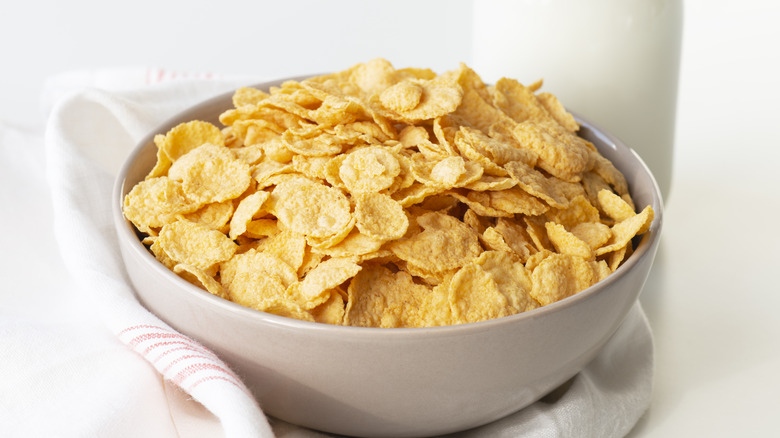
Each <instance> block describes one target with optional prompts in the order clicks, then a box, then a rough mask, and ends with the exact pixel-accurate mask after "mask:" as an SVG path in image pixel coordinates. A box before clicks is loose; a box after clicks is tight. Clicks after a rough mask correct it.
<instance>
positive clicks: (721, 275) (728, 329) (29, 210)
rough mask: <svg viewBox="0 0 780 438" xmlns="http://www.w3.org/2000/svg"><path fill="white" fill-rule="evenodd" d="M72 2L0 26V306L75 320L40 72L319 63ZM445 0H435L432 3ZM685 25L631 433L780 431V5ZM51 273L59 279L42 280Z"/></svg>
mask: <svg viewBox="0 0 780 438" xmlns="http://www.w3.org/2000/svg"><path fill="white" fill-rule="evenodd" d="M40 3H45V5H44V7H43V8H41V7H40ZM292 3H293V4H294V5H296V6H295V7H297V6H301V5H303V6H309V7H314V6H313V5H315V2H310V1H299V2H292ZM345 3H349V4H355V3H356V2H345ZM402 3H403V2H402ZM407 3H408V4H415V3H419V2H406V3H404V4H407ZM68 4H69V5H71V6H73V8H72V10H71V9H65V8H63V6H61V5H63V3H62V2H56V1H54V0H50V1H46V2H28V3H24V4H19V5H18V7H19V9H17V11H18V12H16V13H15V14H16V15H17V17H16V18H15V19H9V16H8V15H5V16H4V17H3V19H2V20H0V21H2V22H3V23H2V24H0V41H3V43H2V44H3V45H5V46H8V47H5V48H4V50H6V49H7V50H10V56H7V57H4V59H6V60H8V59H10V60H15V61H14V62H13V64H14V65H13V66H8V65H5V62H4V66H3V69H2V72H0V79H2V81H0V95H2V100H0V138H1V139H2V140H3V141H2V142H0V143H1V144H2V145H3V148H2V150H0V160H3V161H5V160H9V159H10V157H11V155H14V156H15V157H16V158H15V159H16V160H17V161H21V162H22V163H24V165H23V166H19V167H15V168H11V169H8V168H7V166H4V167H3V169H4V173H3V174H2V175H0V182H1V183H2V184H0V205H2V207H0V229H2V230H3V232H2V233H0V248H2V251H0V279H2V282H1V283H0V309H1V310H3V311H7V312H13V313H16V314H20V315H28V316H31V317H35V318H52V319H63V320H69V319H74V315H76V314H77V312H78V309H73V308H72V307H73V306H72V304H71V303H70V302H69V300H68V295H67V293H61V294H52V293H51V291H52V290H59V291H62V290H63V289H65V290H67V288H68V287H71V285H70V284H69V283H68V279H67V273H66V271H65V268H64V266H63V264H62V262H61V261H60V260H59V258H58V254H57V252H56V249H55V246H54V240H53V239H54V236H53V232H52V230H51V219H50V215H51V206H50V199H48V189H47V186H46V181H45V178H44V173H43V169H42V167H41V165H40V164H39V163H40V162H42V159H43V151H42V150H35V149H33V150H14V149H13V148H11V147H9V146H8V145H9V144H11V143H13V139H14V138H15V137H16V136H21V135H24V136H30V135H42V126H43V121H42V120H41V119H40V117H39V115H38V112H37V95H38V93H39V92H40V88H41V85H42V82H43V79H44V78H45V77H47V76H49V75H52V74H55V73H57V72H60V71H64V70H70V69H78V68H95V67H103V66H126V65H127V63H122V62H121V60H122V59H125V60H130V61H129V62H130V63H131V64H134V65H150V64H155V65H157V66H164V67H165V66H167V67H169V68H173V69H182V70H200V71H203V70H212V71H213V70H217V69H218V67H220V66H221V67H224V69H222V70H221V71H225V72H231V73H248V74H255V75H258V76H269V77H270V76H278V75H285V74H295V73H300V72H302V71H305V70H306V68H307V65H306V64H304V63H301V61H300V60H297V61H292V60H291V61H290V62H289V63H288V64H287V65H288V67H287V68H281V67H279V61H285V59H284V58H283V57H284V56H285V55H284V52H283V51H281V50H279V49H278V48H274V49H270V50H269V55H270V58H269V59H270V62H269V63H266V64H261V61H259V60H255V61H252V60H248V59H241V60H235V59H233V60H232V61H231V60H226V61H225V64H224V65H219V66H216V68H215V65H214V64H213V59H204V58H196V57H194V56H190V55H189V54H187V56H188V57H187V59H188V60H187V61H185V60H183V59H179V60H170V63H169V64H167V65H166V64H165V63H166V62H168V61H169V58H166V57H168V56H169V53H170V50H171V46H170V45H165V44H155V38H158V39H159V38H163V39H164V38H166V37H170V35H172V34H173V33H175V32H176V28H172V29H161V30H160V33H161V34H158V35H157V36H156V37H155V36H152V35H150V34H149V33H148V32H143V33H140V34H139V35H137V36H136V38H135V39H134V40H132V41H133V43H132V44H131V43H128V42H127V41H129V40H128V39H127V36H126V35H127V33H128V32H131V31H138V27H137V23H133V22H132V20H137V19H139V17H144V16H145V14H147V12H146V11H149V10H155V8H156V10H157V14H156V15H160V14H162V15H165V14H169V15H172V14H174V12H175V11H176V8H177V7H181V5H182V4H186V3H184V2H177V3H176V4H174V5H167V4H166V6H159V5H158V4H157V3H154V4H155V6H154V7H152V6H151V5H152V3H151V2H144V1H141V2H135V3H134V4H137V7H136V8H132V9H130V10H129V11H128V13H127V17H126V20H125V21H124V22H122V21H119V22H118V23H116V24H114V25H113V26H109V25H108V24H106V23H105V22H98V23H96V22H95V21H94V17H92V16H89V15H85V14H84V10H90V9H95V8H99V7H100V5H101V4H102V3H100V2H98V1H92V0H90V1H87V0H81V1H76V2H69V3H68ZM227 4H229V5H239V4H241V2H238V1H232V2H227ZM442 4H443V2H441V1H438V2H432V3H430V4H428V5H427V6H424V7H423V8H426V7H427V8H430V10H427V9H424V10H423V12H426V11H427V12H432V11H433V10H434V9H435V8H436V7H439V6H441V5H442ZM453 4H454V5H456V7H453V8H452V10H450V11H449V12H448V15H447V17H448V21H447V23H446V24H441V23H440V24H438V25H436V26H439V27H438V28H435V27H434V28H433V29H428V30H427V31H423V32H422V34H421V35H420V37H421V38H423V39H428V40H430V41H434V40H435V38H437V36H436V35H437V32H439V31H441V32H444V33H446V34H450V35H452V37H453V38H455V39H456V41H460V42H461V43H464V44H465V42H466V41H467V38H468V30H469V29H468V17H469V15H468V11H469V9H468V4H469V2H467V1H459V2H456V3H453ZM34 5H37V6H34ZM263 5H265V6H263V7H268V5H267V4H263ZM47 7H48V9H47ZM247 7H249V6H247ZM252 7H260V6H252ZM295 7H294V6H285V8H287V9H285V10H286V11H287V12H290V11H292V10H294V9H295ZM377 8H379V7H378V6H377ZM250 9H251V8H250ZM377 10H379V9H377ZM38 11H45V12H43V13H39V12H38ZM323 13H324V12H323ZM184 14H185V15H186V16H190V15H192V14H195V12H184ZM188 14H189V15H188ZM288 15H289V14H288ZM399 16H400V15H399ZM106 17H108V15H106ZM217 18H218V20H217V21H220V20H222V19H223V18H224V17H221V16H220V17H217ZM164 21H165V20H161V19H160V18H159V17H158V18H156V19H155V23H157V24H159V23H162V22H164ZM304 21H306V20H305V19H304ZM685 21H686V22H685V31H684V43H683V58H682V67H681V82H680V95H679V107H678V122H677V141H676V154H675V168H674V181H673V189H672V194H671V196H670V198H669V199H668V202H667V205H666V223H665V225H664V236H663V240H662V243H661V247H660V250H659V254H658V257H657V259H656V263H655V266H654V268H653V272H652V273H651V277H650V279H649V281H648V283H647V285H646V287H645V290H644V292H643V294H642V296H641V301H642V303H643V305H644V308H645V310H646V313H647V315H648V317H649V320H650V323H651V326H652V328H653V331H654V335H655V346H656V378H655V392H654V397H653V402H652V405H651V407H650V409H649V410H648V411H647V413H646V414H645V416H644V417H643V418H642V419H641V420H640V421H639V423H638V424H637V426H636V427H635V429H634V430H633V431H632V433H631V434H630V436H631V437H634V438H637V437H668V436H708V437H732V436H751V437H757V436H761V437H770V436H780V421H778V420H777V414H778V412H780V379H778V378H777V375H776V374H777V372H778V370H780V310H779V309H780V226H778V220H779V219H780V130H779V129H778V125H779V124H780V105H778V102H780V85H778V83H779V82H778V81H779V80H780V27H778V26H777V23H778V22H780V6H778V5H777V3H775V2H772V1H760V0H751V1H742V2H726V1H723V0H719V1H707V0H690V1H688V2H686V5H685ZM421 23H422V22H421ZM304 24H306V23H304ZM364 25H365V23H364ZM221 26H223V27H227V26H228V24H225V23H222V24H221ZM269 26H271V27H274V26H276V27H274V29H277V30H278V29H284V26H282V25H280V24H278V25H274V24H269ZM457 28H462V29H463V32H462V33H459V32H455V30H456V29H457ZM31 29H35V32H31ZM340 32H342V33H340V34H337V35H336V36H333V37H332V41H331V40H329V41H328V43H329V44H335V45H337V46H338V44H341V45H342V47H347V48H348V49H350V50H352V52H351V53H352V55H349V56H348V55H344V54H343V52H342V51H334V52H333V53H334V55H333V56H331V57H329V58H327V60H326V61H322V63H321V64H318V65H322V68H323V69H328V68H334V67H341V66H343V65H348V64H349V63H351V62H352V61H353V57H354V58H355V60H357V61H360V60H363V59H365V58H367V57H369V56H372V55H369V54H370V53H371V52H372V50H374V49H375V48H376V46H375V45H372V44H371V43H370V40H369V42H366V41H354V40H353V38H352V35H351V34H350V32H348V31H340ZM96 34H100V35H96ZM19 35H26V39H25V41H24V42H23V43H21V44H17V43H12V41H17V42H18V41H19ZM98 36H99V37H98ZM189 37H190V38H194V39H195V40H198V41H200V40H199V38H206V37H205V36H197V35H190V36H189ZM290 38H291V43H290V44H291V45H292V46H293V47H294V46H295V45H296V44H298V45H302V44H304V42H303V40H304V39H305V36H300V37H295V36H291V37H290ZM399 38H401V40H402V42H405V43H408V42H410V41H411V40H410V38H411V37H408V36H403V35H401V36H399ZM404 38H406V39H404ZM458 39H460V40H458ZM387 44H388V46H387V47H385V46H383V50H384V52H383V53H386V55H384V56H388V57H390V58H391V59H393V60H398V61H397V62H398V64H400V65H424V64H430V62H427V59H428V58H426V56H430V55H426V54H425V53H421V52H419V51H417V52H415V51H411V52H407V51H405V50H406V49H403V50H402V49H401V48H400V46H395V45H393V46H391V45H390V43H387ZM403 45H405V46H406V47H409V46H408V45H406V44H403ZM114 49H117V50H121V51H123V52H122V53H116V51H115V50H114ZM447 50H449V52H448V51H447ZM236 51H237V50H236ZM231 53H232V52H231ZM31 54H34V55H35V56H31ZM320 56H321V55H320ZM458 57H460V58H461V59H458ZM463 58H467V56H464V55H463V54H462V53H457V52H455V51H452V50H451V49H446V50H444V52H442V54H441V56H439V57H437V58H435V59H436V60H435V61H432V62H436V63H438V64H437V65H433V67H435V68H437V69H443V68H449V67H450V66H451V65H453V64H454V63H455V62H458V61H461V60H464V61H466V62H468V59H463ZM323 59H325V58H323ZM264 65H265V67H263V66H264ZM271 65H273V66H275V67H272V66H271ZM19 157H21V158H19ZM19 181H22V182H24V183H23V184H19V183H18V182H19ZM15 183H16V184H15ZM41 267H45V269H46V271H47V275H43V276H41V275H39V274H38V273H39V272H40V270H41ZM19 291H25V293H23V294H21V293H18V292H19Z"/></svg>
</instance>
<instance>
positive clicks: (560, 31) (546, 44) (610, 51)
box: [471, 0, 683, 198]
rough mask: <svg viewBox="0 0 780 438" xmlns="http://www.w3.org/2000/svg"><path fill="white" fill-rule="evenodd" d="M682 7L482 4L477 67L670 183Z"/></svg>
mask: <svg viewBox="0 0 780 438" xmlns="http://www.w3.org/2000/svg"><path fill="white" fill-rule="evenodd" d="M682 15H683V10H682V0H474V23H473V25H474V28H473V47H472V62H471V64H472V67H473V68H474V70H475V71H476V72H477V73H478V74H479V75H480V76H481V77H482V79H483V80H485V81H486V82H494V81H496V80H498V79H499V78H501V77H504V76H506V77H511V78H515V79H517V80H519V81H520V82H522V83H523V84H526V85H527V84H531V83H533V82H534V81H536V80H538V79H540V78H541V79H543V80H544V86H543V87H542V91H547V92H550V93H553V94H555V95H557V96H558V98H559V99H560V100H561V102H562V103H563V104H564V105H565V106H566V107H568V108H569V109H571V110H573V111H575V112H577V113H578V114H580V115H582V116H583V117H585V118H586V119H588V120H591V121H593V122H594V123H596V124H597V125H599V126H601V127H603V128H604V129H606V130H607V131H609V132H610V133H612V134H614V135H615V136H617V137H618V138H620V139H621V140H622V141H623V142H624V143H626V144H627V145H628V146H629V147H631V148H633V149H634V150H635V151H636V152H637V153H638V154H639V155H640V156H641V157H642V159H643V160H644V161H645V163H647V165H648V167H649V168H650V170H651V171H652V172H653V174H654V175H655V178H656V180H657V181H658V185H659V186H660V188H661V192H662V194H663V196H664V197H665V198H666V197H668V195H669V190H670V186H671V178H672V158H673V145H674V128H675V113H676V106H677V80H678V73H679V64H680V45H681V34H682Z"/></svg>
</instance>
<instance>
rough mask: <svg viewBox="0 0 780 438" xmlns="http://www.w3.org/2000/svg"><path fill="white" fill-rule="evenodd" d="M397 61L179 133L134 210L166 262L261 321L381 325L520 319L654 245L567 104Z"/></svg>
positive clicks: (242, 102) (293, 85)
mask: <svg viewBox="0 0 780 438" xmlns="http://www.w3.org/2000/svg"><path fill="white" fill-rule="evenodd" d="M540 86H541V82H538V83H535V84H533V85H531V86H524V85H522V84H520V83H519V82H517V81H515V80H512V79H501V80H499V81H498V82H496V83H495V85H491V86H488V85H486V84H484V83H483V82H482V80H481V79H480V78H479V77H478V76H477V74H476V73H475V72H474V71H473V70H471V69H470V68H468V67H467V66H465V65H461V66H460V67H459V68H458V69H456V70H453V71H450V72H446V73H444V74H441V75H437V74H436V73H434V72H432V71H430V70H427V69H416V68H406V69H395V68H394V67H393V66H392V65H391V64H390V63H389V62H387V61H386V60H383V59H375V60H372V61H370V62H367V63H364V64H358V65H356V66H354V67H352V68H350V69H348V70H345V71H342V72H338V73H334V74H330V75H324V76H319V77H314V78H311V79H307V80H303V81H301V82H295V81H289V82H285V83H283V84H282V85H281V86H279V87H275V88H272V89H271V90H270V91H269V92H264V91H261V90H257V89H253V88H241V89H239V90H237V91H236V92H235V94H234V96H233V103H234V106H235V108H233V109H230V110H227V111H225V112H224V113H223V114H221V116H220V122H221V123H222V124H223V125H224V127H222V128H220V127H217V126H215V125H213V124H211V123H207V122H203V121H191V122H188V123H183V124H180V125H178V126H176V127H174V128H173V129H171V130H170V131H169V132H167V133H166V134H165V135H157V136H156V137H155V139H154V141H155V143H156V145H157V147H158V151H157V164H156V166H155V167H154V169H153V170H152V171H151V172H150V173H149V175H148V176H147V177H146V179H145V180H144V181H142V182H140V183H138V184H137V185H136V186H135V187H134V188H133V189H132V191H130V193H128V194H127V196H126V197H125V199H124V213H125V216H126V218H127V219H129V220H130V221H131V222H132V223H133V224H134V225H135V226H136V227H137V229H138V230H139V231H140V232H141V233H143V234H144V235H145V237H144V240H143V242H144V244H146V245H148V246H149V249H150V250H151V252H152V253H153V254H154V255H155V257H156V258H157V259H158V260H159V261H160V262H162V263H163V264H164V265H165V266H167V267H168V268H170V269H171V270H173V271H174V272H175V273H176V274H178V275H180V276H181V277H183V278H184V279H186V280H188V281H189V282H191V283H193V284H195V285H197V286H199V287H202V288H204V289H205V290H208V291H209V292H211V293H212V294H214V295H217V296H220V297H222V298H224V299H227V300H230V301H233V302H236V303H238V304H241V305H243V306H247V307H250V308H253V309H257V310H261V311H264V312H270V313H274V314H277V315H283V316H287V317H292V318H297V319H301V320H307V321H317V322H323V323H329V324H338V325H351V326H368V327H425V326H441V325H450V324H461V323H468V322H474V321H482V320H487V319H492V318H498V317H503V316H507V315H512V314H516V313H519V312H525V311H528V310H531V309H535V308H537V307H540V306H544V305H547V304H550V303H553V302H556V301H558V300H560V299H563V298H566V297H568V296H570V295H572V294H575V293H577V292H578V291H581V290H583V289H585V288H587V287H589V286H591V285H592V284H594V283H596V282H597V281H599V280H601V279H603V278H605V277H607V276H608V275H609V274H610V273H611V272H613V271H614V270H615V269H616V268H617V267H618V266H619V265H620V264H621V262H622V261H623V260H624V259H625V258H626V257H628V256H629V255H630V254H631V251H632V244H631V241H632V238H634V236H637V235H640V234H642V233H644V232H645V231H647V230H648V228H649V226H650V224H651V222H652V220H653V210H652V208H651V207H650V206H647V207H645V208H644V209H643V210H642V211H641V212H640V213H636V211H635V210H636V209H635V207H634V204H633V202H632V200H631V197H630V196H629V194H628V188H627V185H626V181H625V178H624V177H623V175H622V174H621V173H620V172H619V171H618V170H617V169H616V168H615V167H614V166H613V165H612V164H611V163H610V162H609V161H608V160H607V159H606V158H604V157H602V156H601V155H600V154H599V153H598V152H597V151H596V149H595V147H594V146H593V145H592V144H591V143H589V142H588V141H586V140H583V139H582V138H580V137H578V136H577V131H578V129H579V125H578V123H577V122H576V121H575V119H574V118H573V117H572V116H571V115H570V114H569V113H567V112H566V110H565V109H564V107H563V106H562V105H561V103H560V102H559V101H558V100H557V98H556V97H555V96H553V95H551V94H549V93H541V92H538V89H539V88H540Z"/></svg>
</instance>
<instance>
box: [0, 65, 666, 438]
mask: <svg viewBox="0 0 780 438" xmlns="http://www.w3.org/2000/svg"><path fill="white" fill-rule="evenodd" d="M175 76H176V75H173V74H170V73H165V72H162V71H159V70H146V69H122V70H100V71H89V72H71V73H68V74H65V75H60V76H57V77H55V78H53V79H52V80H50V81H48V82H47V85H46V87H45V88H44V91H43V93H42V101H43V103H44V107H46V108H49V111H48V122H47V124H46V128H45V129H46V132H45V139H44V141H43V143H45V159H46V163H47V168H46V177H47V179H48V192H47V193H46V194H45V196H43V197H42V198H43V199H50V200H51V202H52V206H53V207H52V211H53V216H52V217H50V218H47V220H46V221H45V223H46V224H48V225H49V226H51V227H53V230H54V233H53V235H54V240H55V242H50V241H49V242H47V243H46V245H47V247H46V248H40V249H41V250H43V251H46V252H47V253H48V254H49V258H50V260H51V262H50V263H49V265H50V269H49V271H51V272H54V273H55V274H58V275H61V276H62V279H61V280H57V281H54V282H52V281H49V283H46V287H37V288H36V287H35V284H42V283H40V281H43V280H40V281H39V282H38V283H36V282H31V286H30V287H31V288H35V289H36V290H35V291H34V293H32V294H31V295H34V296H35V298H29V299H28V298H25V297H24V294H25V293H26V291H24V290H20V291H13V292H11V291H3V292H2V294H0V299H1V300H2V301H0V304H2V305H3V307H0V309H1V310H2V311H1V312H0V316H2V318H1V319H0V351H3V352H4V354H6V355H7V356H6V359H5V360H4V361H0V375H2V376H3V378H2V380H1V381H0V424H3V425H4V431H3V436H12V437H16V436H20V437H21V436H63V437H84V436H114V437H122V436H160V437H165V436H171V437H215V436H225V437H230V438H232V437H263V438H266V437H268V438H270V437H279V438H282V437H315V436H327V435H324V434H320V433H318V432H315V431H310V430H306V429H303V428H300V427H297V426H294V425H291V424H288V423H285V422H282V421H278V420H275V419H272V418H266V417H265V416H264V414H263V412H262V411H261V409H260V408H259V407H258V405H257V403H256V402H255V400H254V399H253V398H252V397H251V395H250V394H249V392H248V391H247V389H246V387H245V386H244V385H243V383H242V382H241V381H240V380H239V379H238V378H237V377H236V376H235V375H234V374H233V373H232V372H231V371H230V368H229V366H228V365H227V364H225V363H223V362H222V361H221V360H220V359H219V358H218V357H216V356H215V355H214V354H213V353H211V352H210V351H208V350H207V349H205V348H204V347H202V346H200V345H198V344H197V343H196V342H194V341H192V340H191V339H188V338H187V337H185V336H183V335H181V334H179V333H177V332H175V331H174V330H173V329H171V328H170V327H168V326H167V325H165V324H164V323H163V322H162V321H160V320H159V319H158V318H156V317H155V316H154V315H152V314H150V313H149V312H147V311H146V310H145V309H144V308H143V307H142V306H141V305H140V304H139V303H138V302H137V301H136V300H135V298H134V297H133V292H132V289H131V286H130V285H129V283H128V280H127V278H126V275H127V274H126V272H125V271H124V268H123V265H122V261H121V256H120V254H119V249H118V246H117V245H118V244H117V241H116V237H115V234H114V230H113V225H112V221H111V215H110V201H111V189H112V185H113V179H114V175H115V172H116V170H117V169H118V167H119V166H120V164H121V163H122V161H123V160H124V158H125V157H126V155H127V154H128V153H129V151H130V149H131V148H132V147H133V146H134V145H135V144H136V142H137V141H138V140H139V139H140V138H141V137H142V136H144V135H145V134H147V133H148V132H149V131H150V130H151V129H153V128H155V127H156V126H157V125H158V124H159V123H161V122H162V121H164V120H165V119H166V118H168V117H170V116H172V115H174V114H175V113H176V112H178V111H180V110H182V109H184V108H186V107H188V106H190V105H192V104H194V103H197V102H199V101H202V100H204V99H206V98H208V97H211V96H213V95H215V94H218V93H220V92H223V91H228V90H231V89H234V88H236V87H237V86H240V85H249V84H252V83H256V82H260V79H259V78H251V77H218V76H209V75H189V76H188V77H184V78H182V77H175ZM182 76H184V75H182ZM0 129H2V130H0V146H2V149H0V150H1V151H2V152H3V154H2V156H0V158H2V163H1V164H0V166H2V167H0V171H2V173H3V175H9V174H10V175H12V176H14V178H15V180H14V181H10V180H9V181H6V180H5V179H4V180H3V185H6V184H19V185H25V184H27V183H28V181H25V180H24V179H25V178H26V177H35V175H36V173H38V174H41V173H42V172H43V170H42V169H41V168H37V167H36V165H35V164H34V163H35V160H32V159H29V158H30V154H35V152H29V151H34V150H35V149H40V148H42V147H43V146H42V145H41V136H40V133H35V132H15V131H14V130H13V128H8V127H5V128H4V127H2V125H0ZM24 143H28V144H24ZM19 147H22V148H27V149H26V150H27V151H28V152H26V153H24V154H21V156H22V158H18V156H19V155H20V154H18V153H12V152H13V151H14V150H15V149H16V148H19ZM15 160H17V161H19V160H21V161H24V163H19V162H14V161H15ZM19 166H29V167H30V169H31V170H30V171H26V172H18V171H17V172H13V170H12V169H18V168H19ZM6 170H7V172H6ZM17 173H18V174H17ZM4 178H5V176H4ZM14 193H15V192H14ZM22 193H24V192H22ZM6 195H7V196H8V197H9V199H11V200H14V199H12V198H13V197H14V196H21V195H15V194H13V193H11V192H9V194H4V196H6ZM23 211H26V210H23ZM36 211H37V212H40V211H44V212H45V211H46V207H41V208H38V209H37V210H36ZM2 214H3V215H5V214H8V213H7V212H3V213H2ZM20 219H22V221H24V220H25V219H24V218H20ZM38 220H40V219H38ZM6 222H9V223H10V219H9V220H5V219H4V221H3V223H4V224H5V223H6ZM21 239H22V238H19V239H18V240H21ZM4 250H5V249H4ZM56 251H58V252H59V254H60V255H61V257H56V256H52V255H51V254H52V253H54V252H56ZM36 253H37V252H36V249H29V248H27V249H24V250H23V251H21V253H20V254H19V255H20V256H21V257H33V256H34V255H35V254H36ZM58 265H61V266H64V269H62V268H58ZM25 284H26V283H25ZM52 284H57V285H58V286H57V287H53V286H52ZM19 294H22V295H21V297H20V295H19ZM27 301H29V303H30V306H35V307H36V310H35V311H21V312H20V311H19V309H24V308H25V302H27ZM9 303H10V304H9ZM652 381H653V339H652V333H651V330H650V327H649V325H648V322H647V320H646V318H645V316H644V312H643V310H642V308H641V306H640V304H639V303H637V304H636V305H635V306H634V308H633V309H632V310H631V313H630V314H629V315H628V318H627V319H626V321H625V323H624V324H623V326H622V327H621V328H620V330H619V331H618V332H617V333H616V335H615V336H614V337H613V338H612V339H611V340H610V341H609V343H608V344H607V345H606V346H605V348H604V349H603V351H602V352H601V353H600V354H599V356H598V357H597V358H596V359H595V360H594V361H593V362H592V363H591V364H589V365H588V367H587V368H586V369H585V370H583V371H582V372H581V373H579V374H578V375H577V376H576V377H575V378H573V379H572V380H571V381H570V382H569V383H568V384H567V385H564V387H562V388H561V389H559V390H558V391H556V392H555V393H554V394H552V395H550V396H548V397H546V398H544V399H543V400H541V401H539V402H537V403H535V404H533V405H531V406H530V407H527V408H525V409H523V410H521V411H519V412H517V413H515V414H513V415H510V416H508V417H506V418H504V419H502V420H499V421H497V422H495V423H493V424H489V425H486V426H483V427H480V428H477V429H474V430H471V431H466V432H462V433H459V434H455V435H453V436H458V437H482V436H490V437H495V436H498V437H523V436H529V437H530V436H534V437H538V436H542V437H569V436H571V437H575V436H576V437H610V436H614V437H619V436H624V435H625V434H626V433H628V432H629V431H630V430H631V428H632V427H633V425H634V424H635V423H636V421H637V420H638V419H639V418H640V417H641V415H642V414H643V413H644V411H645V410H646V409H647V407H648V405H649V403H650V397H651V392H652Z"/></svg>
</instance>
